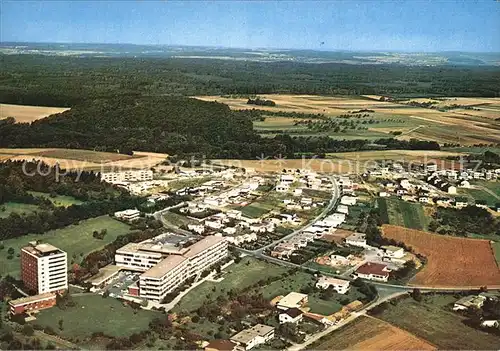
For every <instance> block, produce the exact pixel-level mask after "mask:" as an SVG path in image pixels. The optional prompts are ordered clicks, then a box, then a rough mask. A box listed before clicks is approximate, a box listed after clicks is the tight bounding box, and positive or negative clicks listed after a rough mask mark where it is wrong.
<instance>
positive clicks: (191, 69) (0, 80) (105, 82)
mask: <svg viewBox="0 0 500 351" xmlns="http://www.w3.org/2000/svg"><path fill="white" fill-rule="evenodd" d="M0 65H1V67H2V71H1V73H0V102H2V103H12V104H24V105H41V106H61V107H73V106H74V105H75V104H78V103H81V102H84V101H88V100H93V99H97V98H111V97H115V96H122V97H134V96H167V95H176V96H196V95H223V94H249V95H250V94H271V93H291V94H316V95H362V94H375V95H389V96H393V97H397V96H482V97H497V96H499V90H498V87H499V86H500V70H499V68H498V67H494V66H483V67H472V66H446V67H427V66H403V65H397V64H393V65H386V64H380V65H368V64H367V65H349V64H340V63H324V64H307V63H297V62H249V61H228V60H208V59H180V58H168V59H165V58H144V57H141V58H103V57H102V58H100V57H63V56H42V55H0Z"/></svg>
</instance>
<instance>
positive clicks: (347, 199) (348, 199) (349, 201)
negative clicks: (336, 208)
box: [340, 196, 357, 206]
mask: <svg viewBox="0 0 500 351" xmlns="http://www.w3.org/2000/svg"><path fill="white" fill-rule="evenodd" d="M356 202H357V197H355V196H342V198H341V199H340V203H341V204H342V205H346V206H354V205H356Z"/></svg>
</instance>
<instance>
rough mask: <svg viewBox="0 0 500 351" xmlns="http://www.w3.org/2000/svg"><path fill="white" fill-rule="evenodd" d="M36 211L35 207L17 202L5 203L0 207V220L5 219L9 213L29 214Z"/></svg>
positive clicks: (36, 207)
mask: <svg viewBox="0 0 500 351" xmlns="http://www.w3.org/2000/svg"><path fill="white" fill-rule="evenodd" d="M36 210H38V206H37V205H32V204H23V203H19V202H6V203H3V204H1V205H0V218H7V217H9V216H10V214H11V213H17V214H23V213H26V214H29V213H32V212H35V211H36Z"/></svg>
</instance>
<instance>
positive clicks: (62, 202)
mask: <svg viewBox="0 0 500 351" xmlns="http://www.w3.org/2000/svg"><path fill="white" fill-rule="evenodd" d="M29 193H30V194H31V195H33V196H36V197H43V198H46V199H49V200H50V201H51V202H52V203H53V204H54V206H60V207H68V206H71V205H81V204H82V203H83V202H82V201H80V200H78V199H75V198H74V197H72V196H66V195H57V196H50V194H47V193H41V192H38V191H29Z"/></svg>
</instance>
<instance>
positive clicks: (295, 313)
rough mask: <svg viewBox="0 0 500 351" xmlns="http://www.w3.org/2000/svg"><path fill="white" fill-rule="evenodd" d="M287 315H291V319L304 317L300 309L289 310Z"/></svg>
mask: <svg viewBox="0 0 500 351" xmlns="http://www.w3.org/2000/svg"><path fill="white" fill-rule="evenodd" d="M285 313H286V314H287V315H289V316H290V317H292V318H297V317H298V316H300V315H302V314H303V313H304V312H302V311H301V310H299V309H298V308H295V307H293V308H289V309H287V310H286V311H285Z"/></svg>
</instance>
